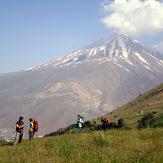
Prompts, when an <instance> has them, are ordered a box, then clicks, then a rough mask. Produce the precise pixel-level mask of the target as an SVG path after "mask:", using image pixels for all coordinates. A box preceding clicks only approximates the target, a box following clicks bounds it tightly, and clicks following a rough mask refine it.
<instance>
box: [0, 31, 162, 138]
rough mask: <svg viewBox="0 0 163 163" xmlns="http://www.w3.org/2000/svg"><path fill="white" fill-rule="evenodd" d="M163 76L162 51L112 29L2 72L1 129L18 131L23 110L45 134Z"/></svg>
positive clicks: (98, 113)
mask: <svg viewBox="0 0 163 163" xmlns="http://www.w3.org/2000/svg"><path fill="white" fill-rule="evenodd" d="M162 82H163V55H162V54H160V53H157V52H154V51H152V50H151V49H150V48H147V47H146V46H144V45H142V44H140V43H139V42H138V41H136V40H134V39H132V38H131V37H129V36H126V35H123V34H117V33H113V34H111V35H108V36H106V37H105V38H103V39H101V40H100V41H97V42H95V43H92V44H90V45H89V46H87V47H84V48H81V49H79V50H77V51H75V52H73V53H71V54H69V55H68V56H65V57H61V58H57V59H55V60H53V61H51V62H48V63H45V64H41V65H38V66H35V67H30V68H27V69H24V70H22V71H20V72H17V73H12V74H5V75H1V76H0V131H1V132H2V131H3V132H4V131H5V132H8V131H9V130H11V129H12V131H14V124H15V121H16V120H17V119H18V117H19V116H20V115H22V116H24V118H25V120H27V121H26V122H25V123H28V119H29V118H31V117H32V118H36V119H37V120H38V121H39V124H40V131H39V134H41V135H43V134H46V133H49V132H52V131H54V130H56V129H59V128H61V127H65V126H67V125H69V124H72V123H76V116H77V115H78V114H81V115H82V116H84V117H85V119H91V118H94V117H98V116H101V115H103V114H105V113H107V112H109V111H112V110H113V109H115V108H116V107H118V106H120V105H122V104H124V103H126V102H128V101H130V100H131V99H133V98H135V97H137V96H138V95H139V94H140V93H142V92H145V91H147V90H149V89H151V88H152V87H154V86H156V85H158V84H159V83H162ZM6 120H7V121H8V122H7V123H5V124H4V123H3V122H4V121H6ZM6 124H7V126H6ZM49 124H50V126H51V127H48V126H49ZM6 127H7V128H6Z"/></svg>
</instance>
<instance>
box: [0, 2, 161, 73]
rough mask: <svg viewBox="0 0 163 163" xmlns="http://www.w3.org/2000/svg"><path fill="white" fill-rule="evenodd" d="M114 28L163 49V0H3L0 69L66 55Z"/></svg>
mask: <svg viewBox="0 0 163 163" xmlns="http://www.w3.org/2000/svg"><path fill="white" fill-rule="evenodd" d="M114 31H117V32H121V33H125V34H128V35H131V36H132V37H133V38H134V39H136V40H138V41H139V42H141V43H143V44H145V45H146V46H148V47H151V48H155V49H156V48H157V50H158V51H160V52H162V53H163V0H160V1H158V0H157V1H156V0H144V1H140V0H114V1H113V0H110V1H107V0H0V73H8V72H15V71H19V70H22V69H25V68H27V67H32V66H35V65H38V64H41V63H45V62H48V61H51V60H53V59H55V58H58V57H62V56H65V55H68V54H70V53H71V52H73V51H75V50H77V49H80V48H82V47H84V46H87V45H88V44H90V43H92V42H94V41H98V40H99V39H101V38H103V37H105V36H106V35H107V34H110V33H112V32H114Z"/></svg>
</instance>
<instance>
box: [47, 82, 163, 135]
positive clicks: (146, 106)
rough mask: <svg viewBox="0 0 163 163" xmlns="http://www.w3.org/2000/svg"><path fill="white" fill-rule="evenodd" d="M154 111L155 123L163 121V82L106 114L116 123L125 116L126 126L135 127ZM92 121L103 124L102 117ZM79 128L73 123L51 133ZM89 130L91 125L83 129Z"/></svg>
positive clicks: (73, 130) (68, 131)
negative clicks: (148, 113) (147, 114)
mask: <svg viewBox="0 0 163 163" xmlns="http://www.w3.org/2000/svg"><path fill="white" fill-rule="evenodd" d="M139 111H141V113H139ZM154 111H155V112H156V114H154V117H155V119H156V121H155V124H157V123H163V83H162V84H160V85H158V86H157V87H155V88H153V89H151V90H150V91H148V92H146V93H144V94H143V95H142V96H139V97H137V98H136V99H133V100H132V101H130V102H128V103H127V104H125V105H123V106H121V107H119V108H117V109H116V110H114V111H112V112H111V113H108V114H107V115H105V116H107V117H109V118H110V119H111V122H116V123H117V122H118V120H119V119H120V118H124V120H125V122H126V126H128V127H132V128H133V129H134V128H136V127H137V125H138V120H141V118H142V117H143V116H144V114H146V113H147V112H154ZM90 122H91V123H92V124H94V122H95V123H96V126H98V125H101V118H95V119H92V120H90ZM93 126H95V125H93ZM70 128H71V129H70ZM92 128H93V127H92ZM77 130H78V129H77V128H76V125H75V124H73V125H70V126H69V127H66V128H64V129H59V130H58V131H56V132H52V133H50V135H51V136H53V135H55V134H56V133H57V134H58V133H59V134H60V133H62V134H63V133H76V132H77ZM93 130H94V129H93ZM87 131H91V127H84V128H83V129H82V132H87Z"/></svg>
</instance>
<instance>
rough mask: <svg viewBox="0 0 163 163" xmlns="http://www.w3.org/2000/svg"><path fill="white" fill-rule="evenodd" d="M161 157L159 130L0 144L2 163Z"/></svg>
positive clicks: (116, 161)
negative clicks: (13, 144) (12, 144)
mask: <svg viewBox="0 0 163 163" xmlns="http://www.w3.org/2000/svg"><path fill="white" fill-rule="evenodd" d="M162 160H163V129H152V130H148V129H146V130H141V131H139V130H131V131H118V130H111V131H107V132H104V131H95V132H91V133H82V134H79V135H78V134H67V135H62V136H55V137H45V138H37V139H35V140H34V142H29V141H28V140H23V141H22V143H21V144H19V145H16V146H11V145H8V144H1V145H0V162H2V163H22V162H23V163H41V162H42V163H60V162H71V163H73V162H84V163H87V162H88V163H89V162H95V163H96V162H97V163H100V162H101V163H103V162H106V163H120V162H122V163H126V162H129V163H130V162H133V163H134V162H137V163H138V162H142V163H145V162H156V163H161V162H162Z"/></svg>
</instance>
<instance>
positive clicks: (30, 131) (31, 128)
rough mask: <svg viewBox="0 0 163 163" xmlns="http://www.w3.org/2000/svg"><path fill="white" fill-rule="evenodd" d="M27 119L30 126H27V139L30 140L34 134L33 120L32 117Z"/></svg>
mask: <svg viewBox="0 0 163 163" xmlns="http://www.w3.org/2000/svg"><path fill="white" fill-rule="evenodd" d="M29 121H30V126H29V140H30V141H33V139H34V134H35V131H34V121H33V119H32V118H30V119H29Z"/></svg>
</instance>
